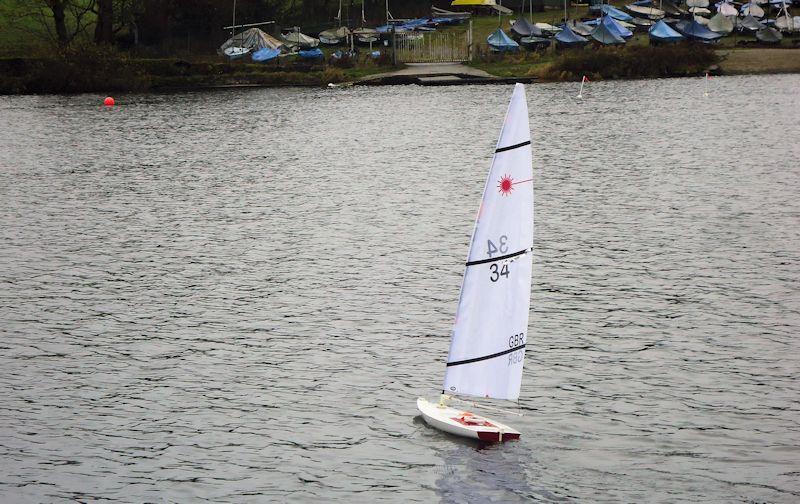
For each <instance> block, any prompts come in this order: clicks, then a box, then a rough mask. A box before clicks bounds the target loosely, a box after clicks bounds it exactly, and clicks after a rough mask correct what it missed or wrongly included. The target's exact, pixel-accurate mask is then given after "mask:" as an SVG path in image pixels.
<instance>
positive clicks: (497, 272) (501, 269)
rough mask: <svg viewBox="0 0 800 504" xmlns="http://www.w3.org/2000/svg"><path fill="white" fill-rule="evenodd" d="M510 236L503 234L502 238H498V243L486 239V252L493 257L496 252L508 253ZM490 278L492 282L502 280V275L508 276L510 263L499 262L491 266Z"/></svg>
mask: <svg viewBox="0 0 800 504" xmlns="http://www.w3.org/2000/svg"><path fill="white" fill-rule="evenodd" d="M507 242H508V237H507V236H506V235H502V236H501V237H500V239H498V240H497V243H498V244H499V246H498V245H495V243H494V242H493V241H492V240H486V254H487V255H488V256H489V258H491V257H492V256H493V255H494V254H497V253H498V252H499V253H500V254H507V253H508V243H507ZM489 271H490V275H489V280H491V281H492V282H496V281H498V280H500V277H506V278H508V273H509V271H508V263H505V264H503V265H502V266H498V265H497V264H492V265H490V266H489Z"/></svg>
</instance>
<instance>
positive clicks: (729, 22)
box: [708, 12, 734, 35]
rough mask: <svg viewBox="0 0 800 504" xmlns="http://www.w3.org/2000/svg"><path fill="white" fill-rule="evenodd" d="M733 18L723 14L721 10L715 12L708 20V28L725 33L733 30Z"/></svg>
mask: <svg viewBox="0 0 800 504" xmlns="http://www.w3.org/2000/svg"><path fill="white" fill-rule="evenodd" d="M733 19H734V18H729V17H728V16H725V15H723V14H722V13H721V12H717V13H716V14H714V17H712V18H711V19H710V20H709V21H708V29H709V30H711V31H713V32H717V33H723V34H725V35H727V34H728V33H730V32H732V31H733Z"/></svg>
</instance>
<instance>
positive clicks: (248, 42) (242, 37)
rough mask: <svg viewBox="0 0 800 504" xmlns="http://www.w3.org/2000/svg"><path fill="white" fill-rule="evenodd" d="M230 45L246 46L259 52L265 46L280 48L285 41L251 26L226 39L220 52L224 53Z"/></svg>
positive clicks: (252, 50)
mask: <svg viewBox="0 0 800 504" xmlns="http://www.w3.org/2000/svg"><path fill="white" fill-rule="evenodd" d="M229 47H244V48H246V49H250V51H251V52H257V51H258V50H259V49H264V48H265V47H266V48H268V49H280V48H281V47H283V42H281V41H280V40H278V39H276V38H275V37H273V36H271V35H268V34H266V33H264V32H263V31H261V30H259V29H258V28H250V29H248V30H245V31H243V32H241V33H237V34H236V35H234V36H233V37H231V38H229V39H228V40H226V41H225V43H224V44H222V45H221V46H220V47H219V52H220V53H223V52H224V51H225V49H227V48H229Z"/></svg>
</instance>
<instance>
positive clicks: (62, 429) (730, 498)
mask: <svg viewBox="0 0 800 504" xmlns="http://www.w3.org/2000/svg"><path fill="white" fill-rule="evenodd" d="M577 86H578V85H577V84H552V85H551V84H547V85H545V84H537V85H529V86H527V92H528V102H529V106H530V114H531V124H532V129H533V158H534V174H535V189H536V236H535V247H534V248H535V254H534V282H533V287H532V296H533V297H532V307H531V322H530V328H529V337H528V350H527V359H526V360H527V362H526V368H525V374H524V378H523V387H522V395H521V399H520V407H521V409H522V410H523V412H524V413H525V416H524V417H522V418H516V417H507V416H504V415H502V414H501V415H497V418H498V419H504V420H506V421H507V422H508V423H510V424H511V425H513V426H515V427H516V428H518V429H519V430H520V431H521V432H522V433H523V436H522V438H521V439H520V440H519V441H518V442H510V443H506V444H504V445H485V446H481V445H478V444H475V443H471V442H467V441H461V440H459V439H456V438H453V437H450V436H448V435H445V434H442V433H441V432H438V431H436V430H433V429H431V428H428V427H427V426H426V425H425V424H424V423H423V422H422V421H421V420H420V418H418V417H417V411H416V406H415V401H416V398H417V396H420V395H423V396H427V397H429V398H435V397H437V393H438V392H439V391H440V389H441V381H442V378H443V374H444V361H445V358H446V354H447V350H448V346H449V331H450V328H451V324H452V320H453V315H454V311H455V307H456V302H457V298H458V289H459V286H460V282H461V275H462V273H463V264H464V259H465V257H466V254H467V247H468V241H469V237H470V233H471V232H472V226H473V218H474V216H475V212H476V210H477V205H478V202H479V199H480V193H481V190H482V188H483V184H484V178H485V175H486V171H487V169H488V166H489V162H490V159H491V153H492V151H493V149H494V146H495V142H496V138H497V134H498V132H499V128H500V124H501V121H502V118H503V114H504V113H505V107H506V105H507V101H508V99H509V97H510V94H511V90H512V87H511V86H475V87H471V86H465V87H436V88H426V87H416V86H407V87H380V88H349V89H246V90H231V91H225V92H208V93H188V94H162V95H129V96H117V97H116V98H117V103H118V104H119V106H117V107H116V108H114V109H109V110H105V109H103V108H102V107H100V104H101V101H102V96H93V95H81V96H70V97H63V96H46V97H0V131H2V135H0V224H1V226H0V244H1V245H0V335H1V337H0V397H1V398H2V401H0V501H3V502H72V501H80V502H104V501H117V502H203V501H209V502H266V501H289V500H291V501H305V502H320V501H321V502H325V501H330V500H341V501H349V502H377V501H386V502H430V501H441V502H459V503H460V502H487V501H497V502H516V501H531V500H532V501H543V502H701V501H702V502H758V503H761V502H768V503H777V502H786V503H790V502H798V501H799V500H800V385H798V384H799V383H800V381H799V380H800V361H799V360H798V357H797V356H798V355H799V354H800V342H798V336H799V334H798V332H799V331H798V330H799V329H800V198H798V188H800V147H799V146H798V142H797V138H796V133H797V131H800V113H798V108H797V96H798V95H797V90H798V89H800V75H786V76H760V77H725V78H714V79H712V80H711V82H710V84H709V91H710V96H708V97H704V96H703V88H704V83H703V80H702V79H697V78H693V79H672V80H649V81H630V82H596V83H595V82H593V83H590V84H589V85H588V86H587V88H586V89H585V90H584V93H583V94H584V99H583V100H582V101H579V100H577V99H576V98H575V95H576V94H577ZM496 405H499V406H501V407H502V406H506V405H503V404H497V403H496ZM506 407H508V406H506ZM511 407H514V405H511Z"/></svg>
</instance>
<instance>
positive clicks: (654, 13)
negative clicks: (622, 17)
mask: <svg viewBox="0 0 800 504" xmlns="http://www.w3.org/2000/svg"><path fill="white" fill-rule="evenodd" d="M625 9H627V10H628V11H630V12H632V13H633V14H638V15H640V16H644V17H646V18H650V19H661V18H663V17H664V14H666V13H665V12H664V11H663V10H661V9H656V8H655V7H645V6H642V5H636V4H632V5H626V6H625ZM634 22H635V19H634Z"/></svg>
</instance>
